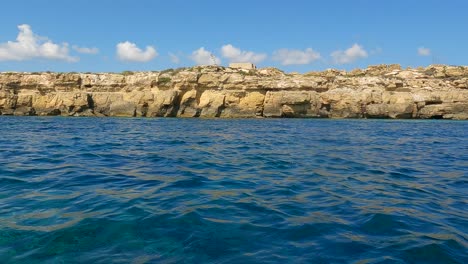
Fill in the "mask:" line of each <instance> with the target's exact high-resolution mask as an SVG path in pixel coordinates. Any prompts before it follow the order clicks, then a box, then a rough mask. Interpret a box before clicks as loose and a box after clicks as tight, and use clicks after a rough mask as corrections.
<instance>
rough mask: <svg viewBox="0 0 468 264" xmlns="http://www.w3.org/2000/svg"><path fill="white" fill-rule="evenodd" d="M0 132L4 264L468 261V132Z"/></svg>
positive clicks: (16, 124) (249, 126) (66, 123)
mask: <svg viewBox="0 0 468 264" xmlns="http://www.w3.org/2000/svg"><path fill="white" fill-rule="evenodd" d="M0 125H1V135H0V260H1V261H0V263H468V253H467V251H468V216H467V211H468V210H467V209H468V175H467V174H468V137H467V136H468V122H455V121H394V120H393V121H392V120H301V119H274V120H273V119H272V120H270V119H262V120H199V119H169V118H168V119H121V118H60V117H49V118H40V117H1V118H0Z"/></svg>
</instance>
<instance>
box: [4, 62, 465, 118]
mask: <svg viewBox="0 0 468 264" xmlns="http://www.w3.org/2000/svg"><path fill="white" fill-rule="evenodd" d="M0 114H1V115H39V116H50V115H61V116H125V117H207V118H211V117H222V118H252V117H325V118H441V119H442V118H443V119H468V67H463V66H444V65H431V66H429V67H427V68H418V69H401V67H400V66H399V65H379V66H370V67H369V68H367V69H364V70H353V71H350V72H345V71H338V70H326V71H323V72H310V73H306V74H296V73H291V74H286V73H284V72H282V71H280V70H278V69H274V68H264V69H258V70H242V69H233V68H224V67H220V66H205V67H193V68H182V69H176V70H166V71H162V72H123V73H120V74H116V73H46V72H43V73H13V72H3V73H0Z"/></svg>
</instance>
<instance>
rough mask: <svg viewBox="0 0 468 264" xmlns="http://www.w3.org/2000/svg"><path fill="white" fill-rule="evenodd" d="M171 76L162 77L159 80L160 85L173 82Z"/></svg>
mask: <svg viewBox="0 0 468 264" xmlns="http://www.w3.org/2000/svg"><path fill="white" fill-rule="evenodd" d="M171 80H172V79H171V78H170V77H160V78H159V80H158V85H165V84H168V83H170V82H171Z"/></svg>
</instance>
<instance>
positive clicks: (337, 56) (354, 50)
mask: <svg viewBox="0 0 468 264" xmlns="http://www.w3.org/2000/svg"><path fill="white" fill-rule="evenodd" d="M368 56H369V55H368V54H367V51H366V50H365V49H364V48H363V47H362V46H361V45H359V44H354V45H353V46H352V47H351V48H349V49H347V50H344V51H343V50H337V51H334V52H332V54H331V57H332V60H333V63H335V64H349V63H353V62H355V61H357V60H359V59H364V58H367V57H368Z"/></svg>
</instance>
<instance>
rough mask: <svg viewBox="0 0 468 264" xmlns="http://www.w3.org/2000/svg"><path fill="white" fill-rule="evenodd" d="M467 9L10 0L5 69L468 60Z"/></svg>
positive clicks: (2, 28)
mask: <svg viewBox="0 0 468 264" xmlns="http://www.w3.org/2000/svg"><path fill="white" fill-rule="evenodd" d="M467 10H468V1H464V0H458V1H457V0H446V1H432V0H426V1H408V0H406V1H400V0H393V1H377V0H374V1H371V0H360V1H358V0H354V1H351V0H350V1H344V0H343V1H337V0H329V1H311V0H309V1H307V0H303V1H299V0H289V1H271V0H270V1H260V0H258V1H253V0H250V1H244V0H237V1H219V0H218V1H209V0H199V1H188V0H185V1H183V0H172V1H157V0H153V1H150V0H133V1H127V0H113V1H110V0H100V1H98V0H93V1H88V0H81V1H80V0H75V1H65V0H60V1H57V0H48V1H33V0H30V1H25V0H15V1H4V3H2V15H1V16H0V71H48V70H50V71H79V72H88V71H89V72H96V71H98V72H120V71H123V70H135V71H136V70H161V69H166V68H177V67H187V66H193V65H197V64H206V63H212V62H213V61H216V62H217V63H219V64H221V65H227V64H228V63H229V62H230V61H232V62H241V61H253V62H255V63H256V64H257V65H258V66H259V67H267V66H273V67H278V68H281V69H283V70H285V71H288V72H290V71H299V72H307V71H312V70H323V69H327V68H338V69H353V68H365V67H367V66H368V65H374V64H381V63H399V64H401V65H402V66H404V67H407V66H411V67H416V66H427V65H429V64H432V63H444V64H452V65H467V62H468V53H467V52H466V47H468V34H467V27H468V15H466V11H467ZM19 34H20V35H19ZM18 35H19V38H18ZM17 38H18V39H17ZM211 54H212V55H213V56H214V58H212V56H211Z"/></svg>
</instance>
